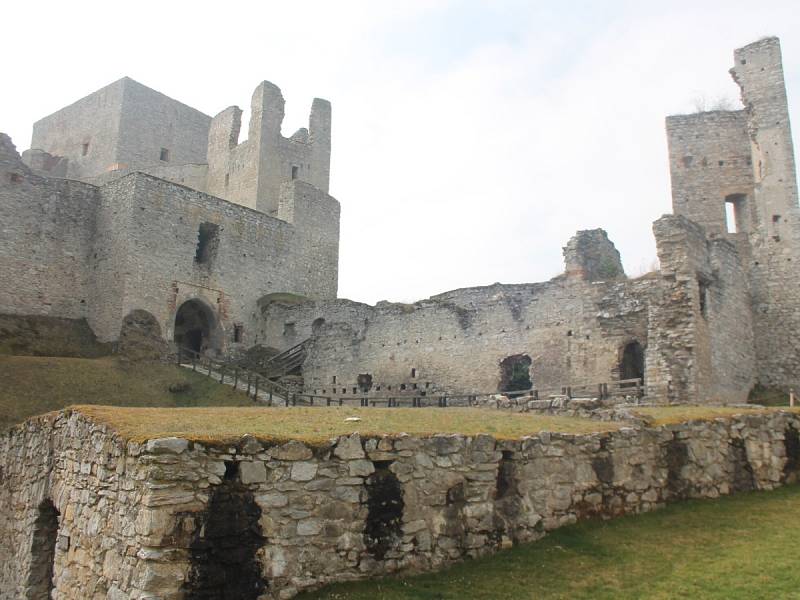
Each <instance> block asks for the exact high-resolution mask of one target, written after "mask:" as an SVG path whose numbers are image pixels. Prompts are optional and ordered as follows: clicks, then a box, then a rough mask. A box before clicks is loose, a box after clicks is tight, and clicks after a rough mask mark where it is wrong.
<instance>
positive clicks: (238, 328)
mask: <svg viewBox="0 0 800 600" xmlns="http://www.w3.org/2000/svg"><path fill="white" fill-rule="evenodd" d="M243 331H244V326H243V325H242V324H241V323H235V324H234V325H233V341H234V342H235V343H237V344H238V343H241V341H242V332H243Z"/></svg>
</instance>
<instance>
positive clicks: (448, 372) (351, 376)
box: [263, 277, 650, 394]
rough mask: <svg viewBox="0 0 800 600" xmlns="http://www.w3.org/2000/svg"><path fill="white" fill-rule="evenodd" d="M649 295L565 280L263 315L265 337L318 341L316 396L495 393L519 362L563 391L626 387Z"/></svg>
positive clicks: (311, 369)
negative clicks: (370, 390)
mask: <svg viewBox="0 0 800 600" xmlns="http://www.w3.org/2000/svg"><path fill="white" fill-rule="evenodd" d="M649 287H650V284H649V281H648V280H646V279H645V280H638V281H632V282H615V283H608V282H606V283H600V284H590V283H588V282H585V281H582V280H575V279H569V278H564V277H561V278H556V279H554V280H551V281H549V282H546V283H541V284H528V285H505V286H504V285H495V286H489V287H485V288H468V289H466V290H457V291H455V292H452V293H451V294H453V297H450V296H449V295H448V294H443V295H440V296H436V297H434V298H431V299H430V300H425V301H421V302H417V303H415V304H389V303H381V304H379V305H377V306H375V307H371V306H367V305H363V304H356V303H352V302H349V301H346V300H340V301H333V302H322V303H316V304H314V303H306V304H301V305H297V306H292V307H286V306H281V305H280V304H279V303H276V304H273V305H270V306H269V307H268V308H267V309H266V310H265V313H264V335H263V337H264V340H265V343H266V344H267V345H271V346H275V347H278V348H285V347H289V346H291V345H294V344H296V343H299V342H300V341H302V340H303V339H306V338H307V337H312V336H313V339H312V344H311V346H310V348H309V355H308V357H307V359H306V362H305V364H304V365H303V375H304V380H305V385H306V389H307V390H309V391H315V390H316V392H317V393H322V391H323V389H324V390H325V393H329V392H332V391H334V390H336V391H341V389H345V390H346V392H345V393H346V394H350V393H351V392H352V387H354V386H355V385H356V381H357V377H358V375H359V374H370V375H372V376H373V384H374V385H382V386H384V388H383V389H384V390H386V391H387V392H388V391H389V389H387V386H389V385H395V386H397V385H399V384H406V385H407V388H408V389H412V386H418V387H419V389H420V390H424V389H430V390H433V389H436V390H445V391H450V392H456V393H458V392H461V393H467V392H494V391H497V390H498V389H499V385H500V380H501V366H500V363H501V361H502V360H503V359H505V358H507V357H509V356H512V355H527V356H529V357H530V358H531V360H532V366H531V377H532V380H533V382H534V385H536V387H537V388H540V389H552V388H558V389H559V390H560V388H561V386H567V385H572V386H577V385H588V384H597V383H601V382H609V381H613V380H615V379H618V378H619V359H620V352H621V348H623V347H624V346H625V345H626V344H627V343H629V342H631V341H634V340H638V341H639V342H640V343H641V344H642V345H645V344H646V338H647V304H646V302H644V301H643V300H642V295H645V294H646V293H647V292H646V290H647V289H648V288H649ZM317 319H324V321H325V324H324V325H323V326H322V327H320V326H319V321H317ZM315 321H316V327H315ZM287 332H288V333H289V334H287ZM412 370H413V372H414V376H413V377H412ZM334 377H336V381H337V382H338V384H339V385H338V387H337V386H333V385H332V383H333V381H334ZM426 384H427V386H426ZM396 389H397V388H395V390H396Z"/></svg>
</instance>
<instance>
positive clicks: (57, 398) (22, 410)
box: [0, 356, 253, 430]
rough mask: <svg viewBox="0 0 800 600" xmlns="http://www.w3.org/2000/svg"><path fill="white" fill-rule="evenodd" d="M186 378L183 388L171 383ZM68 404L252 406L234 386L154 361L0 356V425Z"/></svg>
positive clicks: (3, 425)
mask: <svg viewBox="0 0 800 600" xmlns="http://www.w3.org/2000/svg"><path fill="white" fill-rule="evenodd" d="M179 383H188V384H189V386H190V387H189V389H188V390H187V391H185V392H180V393H172V392H170V391H169V387H170V385H173V384H179ZM71 404H110V405H115V406H163V407H175V406H252V405H253V402H252V401H251V400H249V399H248V398H247V396H246V395H245V394H243V393H241V392H234V391H233V388H231V387H230V386H226V385H219V384H218V383H215V382H213V381H210V380H209V379H207V378H206V377H203V376H202V375H198V374H197V373H192V372H191V371H189V370H187V369H184V368H182V367H178V366H177V365H165V364H159V363H126V362H125V361H120V360H118V359H117V358H112V357H105V358H97V359H84V358H51V357H48V358H43V357H31V356H0V430H2V429H5V428H6V427H8V426H9V425H13V424H15V423H19V422H21V421H23V420H25V419H26V418H28V417H31V416H33V415H38V414H42V413H46V412H50V411H54V410H58V409H61V408H64V407H66V406H69V405H71Z"/></svg>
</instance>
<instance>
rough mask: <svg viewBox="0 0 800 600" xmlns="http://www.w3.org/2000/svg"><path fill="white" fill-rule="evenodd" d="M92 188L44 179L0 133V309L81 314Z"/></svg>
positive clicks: (85, 307)
mask: <svg viewBox="0 0 800 600" xmlns="http://www.w3.org/2000/svg"><path fill="white" fill-rule="evenodd" d="M98 204H99V194H98V189H97V188H96V187H94V186H91V185H87V184H85V183H81V182H78V181H67V180H59V179H47V178H43V177H39V176H37V175H35V174H33V173H32V172H31V171H30V170H29V169H28V168H27V167H26V166H25V165H24V164H23V163H22V161H21V159H20V157H19V154H17V152H16V150H15V148H14V145H13V144H12V143H11V139H10V138H9V137H8V136H6V135H5V134H0V231H2V235H0V281H1V282H2V285H0V313H7V314H31V315H49V316H53V317H67V318H73V319H79V318H84V317H87V316H88V314H89V305H90V304H91V301H92V296H91V289H90V278H91V267H90V262H91V260H92V247H93V238H94V234H95V212H96V210H97V206H98Z"/></svg>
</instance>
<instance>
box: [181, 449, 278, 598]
mask: <svg viewBox="0 0 800 600" xmlns="http://www.w3.org/2000/svg"><path fill="white" fill-rule="evenodd" d="M260 519H261V508H260V507H259V506H258V503H257V502H256V501H255V498H254V497H253V492H252V491H251V490H250V489H249V488H248V487H247V486H246V485H245V484H243V483H242V482H241V475H240V471H239V463H237V462H235V461H226V462H225V476H224V479H223V481H222V483H221V484H219V485H217V486H214V487H212V488H211V497H210V498H209V501H208V509H207V511H206V512H205V513H202V514H201V515H200V518H199V519H198V520H199V522H198V526H197V529H196V530H195V533H194V539H193V540H192V542H191V545H190V546H189V558H190V560H191V568H190V570H189V577H188V581H186V583H184V585H183V592H184V594H185V595H184V596H183V597H184V598H186V600H256V598H261V597H263V596H262V594H264V592H265V591H266V590H267V587H268V582H267V581H266V580H265V579H264V577H263V576H262V571H263V569H262V564H261V560H260V558H259V552H258V551H259V549H260V548H261V547H263V546H264V545H265V544H266V542H267V540H266V538H265V537H264V535H263V531H262V529H261V521H260Z"/></svg>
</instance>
